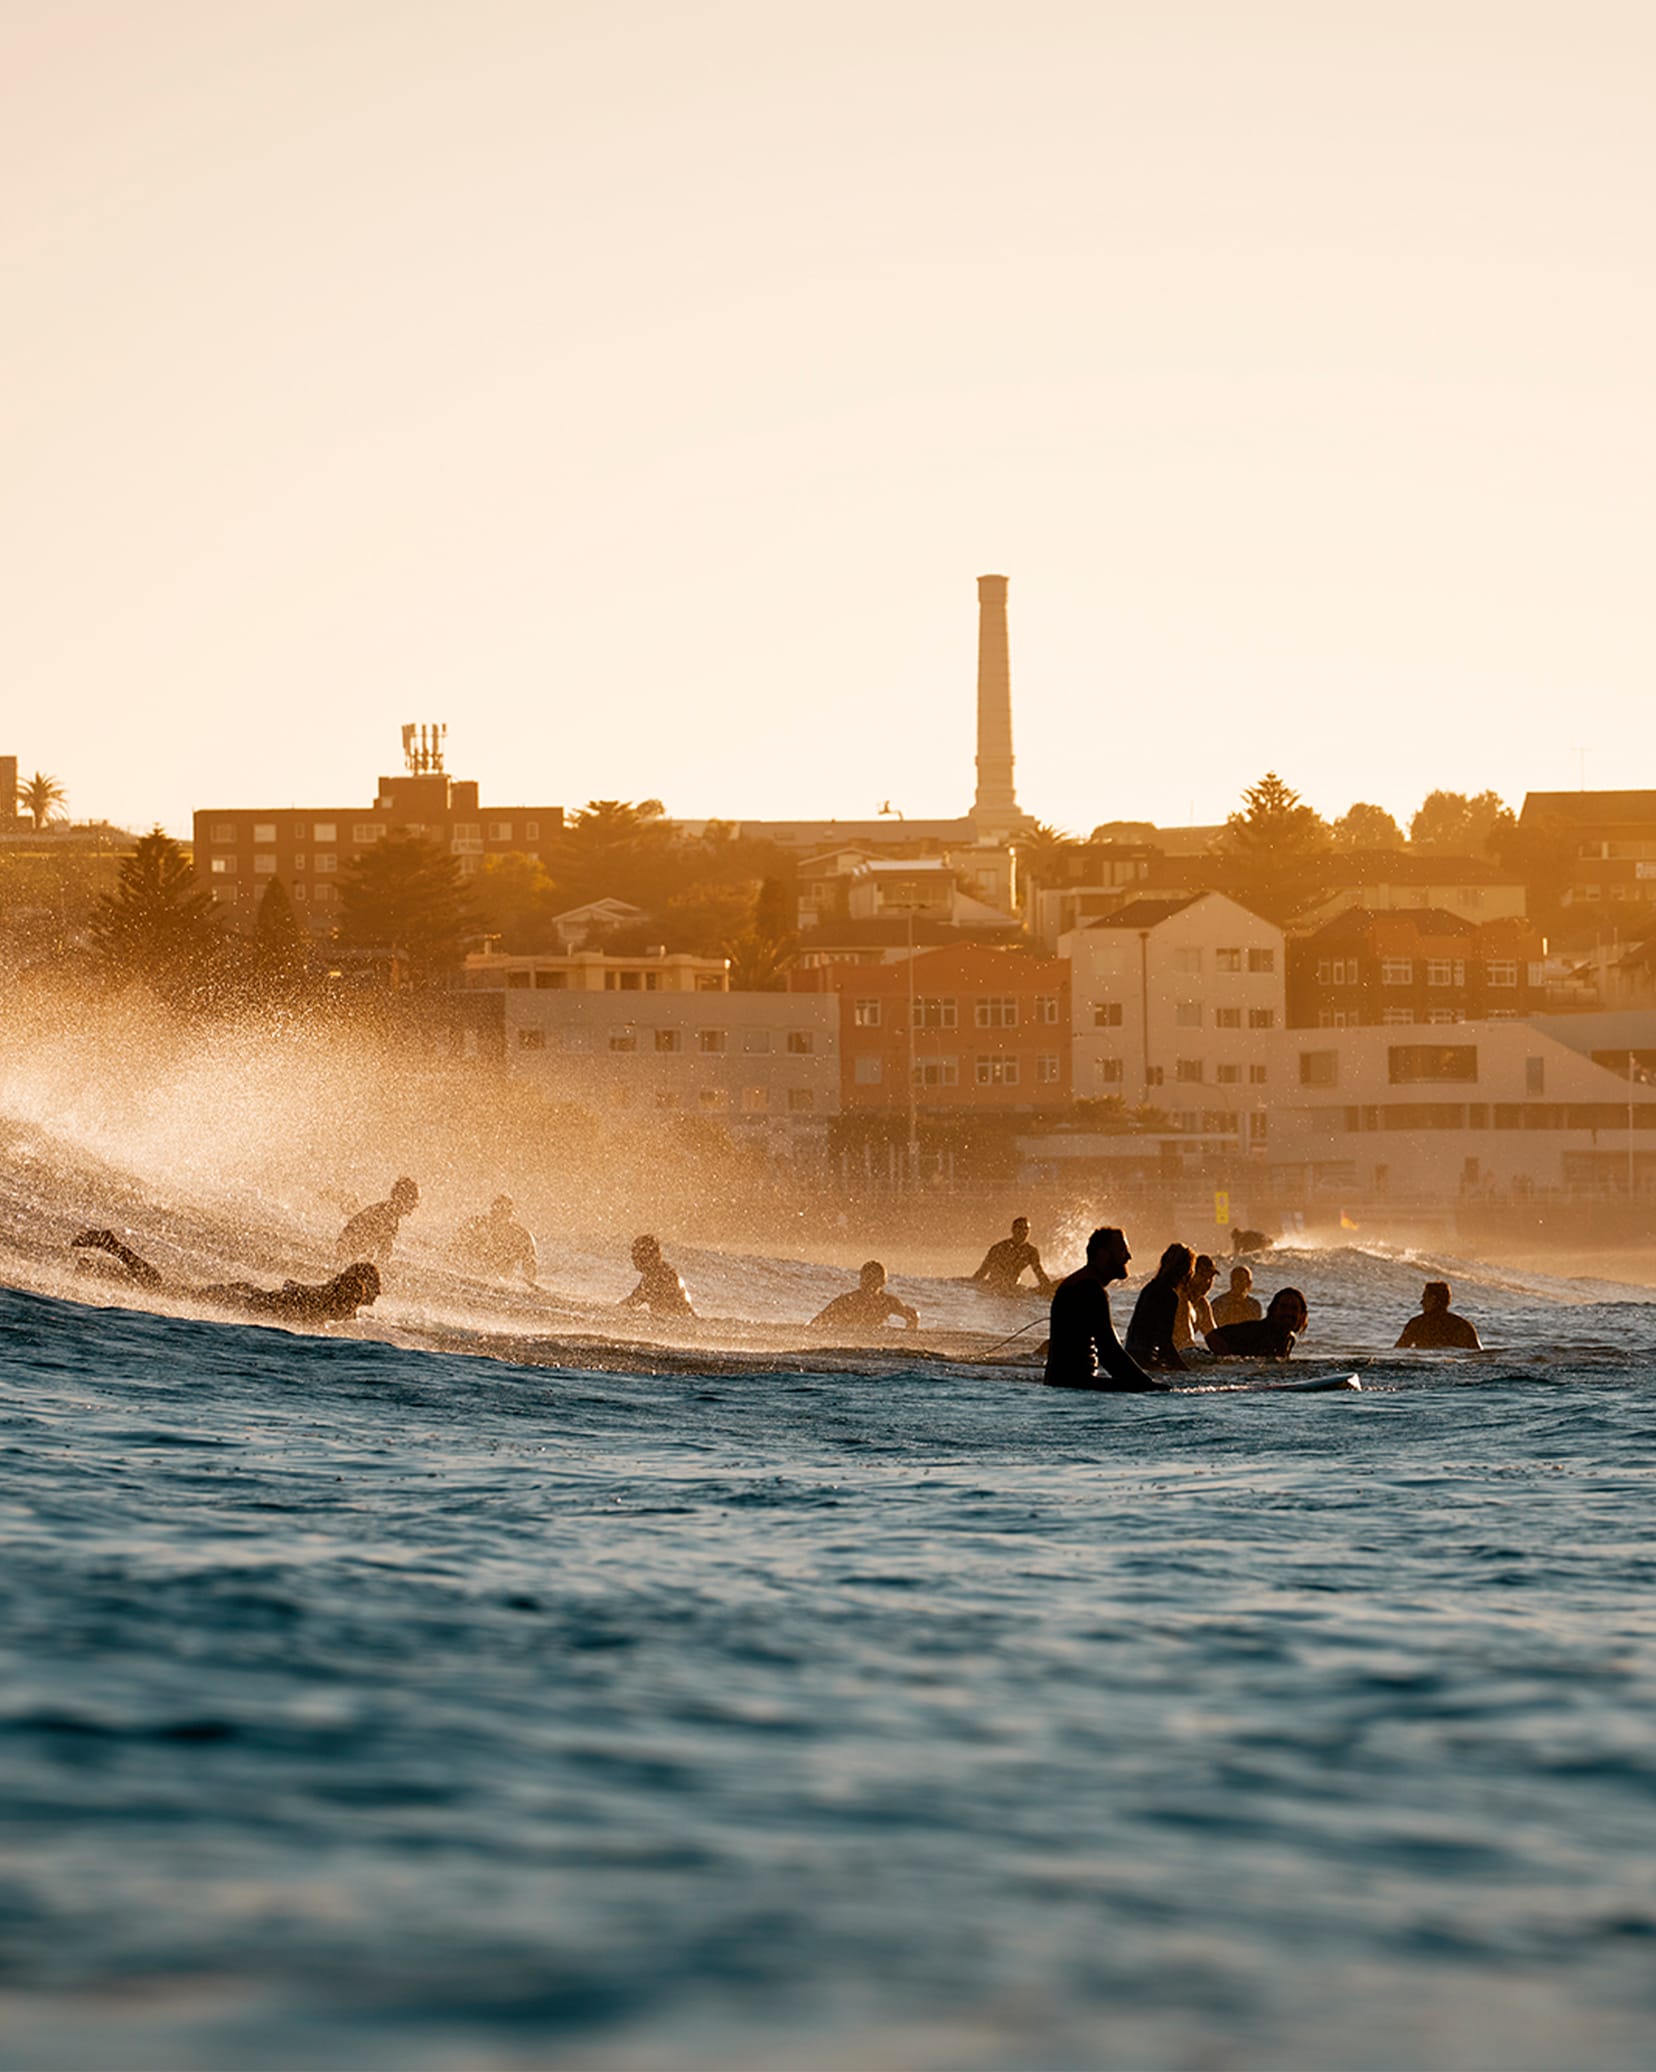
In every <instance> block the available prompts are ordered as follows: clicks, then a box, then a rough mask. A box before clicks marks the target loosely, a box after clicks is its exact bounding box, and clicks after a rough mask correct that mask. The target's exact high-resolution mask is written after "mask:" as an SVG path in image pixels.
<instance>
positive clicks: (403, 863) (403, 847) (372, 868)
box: [339, 828, 478, 986]
mask: <svg viewBox="0 0 1656 2072" xmlns="http://www.w3.org/2000/svg"><path fill="white" fill-rule="evenodd" d="M339 906H340V915H339V940H340V942H341V943H342V944H343V945H344V947H345V948H347V949H356V950H398V951H401V953H402V954H403V956H404V957H406V958H407V960H408V975H409V978H410V979H411V980H412V982H413V983H414V984H415V985H419V986H429V985H439V984H441V983H442V981H443V980H444V979H445V978H446V977H448V975H449V974H450V973H451V972H454V971H457V970H458V969H459V967H460V964H461V962H462V960H463V959H464V957H465V954H466V948H467V945H468V943H469V942H471V941H473V940H475V938H476V935H477V932H478V928H477V916H476V915H475V914H474V913H473V911H472V908H471V904H470V902H469V900H468V899H467V897H466V887H465V884H464V882H463V880H462V878H461V876H460V864H459V860H458V859H457V858H456V857H454V856H451V855H450V854H449V853H448V852H447V851H446V850H444V849H439V848H438V847H437V845H436V844H435V843H434V842H428V841H425V840H424V839H423V838H422V837H421V836H419V835H413V834H409V833H408V832H407V830H406V829H403V828H393V829H392V831H391V832H390V834H388V835H387V836H386V838H385V840H384V841H383V842H379V843H376V844H375V846H374V847H373V848H372V849H365V850H364V851H363V852H362V853H361V854H360V855H359V856H355V857H353V858H352V859H351V861H350V862H349V863H348V864H347V865H346V866H345V868H344V870H342V871H341V872H340V873H339Z"/></svg>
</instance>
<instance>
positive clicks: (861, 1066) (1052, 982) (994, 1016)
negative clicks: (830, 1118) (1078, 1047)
mask: <svg viewBox="0 0 1656 2072" xmlns="http://www.w3.org/2000/svg"><path fill="white" fill-rule="evenodd" d="M788 983H789V986H790V988H791V989H793V991H794V993H795V994H796V995H804V996H807V997H808V996H809V995H810V994H811V993H813V992H814V993H816V994H818V995H820V996H822V997H824V998H826V999H828V1000H830V1001H832V1002H834V1003H835V1007H834V1011H835V1013H836V1015H837V1021H838V1029H839V1039H840V1040H839V1052H840V1103H841V1107H842V1108H843V1110H844V1111H845V1113H847V1114H855V1113H859V1112H860V1113H863V1114H876V1115H877V1114H882V1113H884V1114H906V1113H907V1112H908V1111H909V1108H910V1102H911V1094H912V1101H913V1107H914V1109H915V1110H916V1112H924V1113H926V1114H928V1115H937V1114H942V1113H946V1114H948V1115H951V1116H961V1117H970V1116H984V1115H994V1114H1001V1115H1016V1114H1035V1113H1039V1112H1042V1111H1048V1110H1052V1111H1056V1110H1060V1109H1063V1108H1067V1107H1068V1105H1069V1102H1070V1098H1071V1092H1070V1059H1069V968H1068V966H1067V965H1066V964H1064V963H1063V961H1062V960H1061V959H1059V958H1056V957H1037V956H1034V955H1032V954H1030V953H1029V952H1027V951H1024V950H1016V949H999V948H992V947H989V946H987V945H985V944H981V943H949V944H944V945H942V946H940V947H938V948H936V949H930V950H917V951H916V952H915V953H914V955H913V956H912V957H901V958H896V959H893V960H891V961H889V962H884V963H878V964H861V965H854V964H829V965H820V966H816V967H814V968H810V969H796V970H795V971H793V972H792V973H791V974H790V977H789V981H788Z"/></svg>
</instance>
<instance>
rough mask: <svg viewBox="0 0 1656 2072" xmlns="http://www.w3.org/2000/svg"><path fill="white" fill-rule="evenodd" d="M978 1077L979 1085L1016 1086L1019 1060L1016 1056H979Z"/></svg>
mask: <svg viewBox="0 0 1656 2072" xmlns="http://www.w3.org/2000/svg"><path fill="white" fill-rule="evenodd" d="M976 1078H977V1083H978V1085H979V1086H1016V1085H1017V1083H1018V1061H1017V1059H1016V1058H979V1059H978V1060H977V1066H976Z"/></svg>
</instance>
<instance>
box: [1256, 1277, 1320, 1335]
mask: <svg viewBox="0 0 1656 2072" xmlns="http://www.w3.org/2000/svg"><path fill="white" fill-rule="evenodd" d="M1265 1315H1266V1318H1267V1319H1268V1321H1269V1322H1271V1323H1273V1324H1286V1325H1287V1327H1288V1329H1289V1330H1290V1331H1292V1332H1293V1333H1294V1335H1295V1336H1296V1337H1298V1335H1299V1333H1300V1332H1301V1331H1303V1330H1304V1329H1305V1326H1306V1322H1307V1320H1308V1319H1309V1317H1310V1315H1311V1312H1310V1311H1309V1310H1308V1309H1307V1308H1306V1306H1305V1297H1304V1296H1303V1295H1302V1294H1301V1293H1300V1291H1299V1290H1298V1288H1278V1290H1277V1291H1276V1293H1275V1294H1274V1295H1273V1296H1272V1297H1271V1306H1270V1308H1269V1309H1268V1310H1266V1312H1265Z"/></svg>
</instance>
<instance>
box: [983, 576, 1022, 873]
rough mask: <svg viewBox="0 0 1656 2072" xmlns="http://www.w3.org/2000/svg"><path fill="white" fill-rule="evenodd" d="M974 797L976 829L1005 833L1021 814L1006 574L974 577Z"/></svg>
mask: <svg viewBox="0 0 1656 2072" xmlns="http://www.w3.org/2000/svg"><path fill="white" fill-rule="evenodd" d="M977 725H978V734H977V743H978V745H977V797H976V798H975V799H974V800H973V801H972V813H971V817H972V819H973V820H975V821H977V822H978V823H979V832H980V833H985V834H987V833H1001V834H1009V833H1011V831H1012V830H1013V828H1015V827H1017V826H1018V825H1019V824H1020V823H1021V822H1022V820H1023V817H1024V816H1023V814H1022V813H1020V812H1019V810H1018V799H1017V794H1016V793H1015V792H1014V791H1013V789H1012V664H1011V660H1010V657H1009V655H1008V651H1007V645H1006V577H1005V576H979V577H978V711H977Z"/></svg>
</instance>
